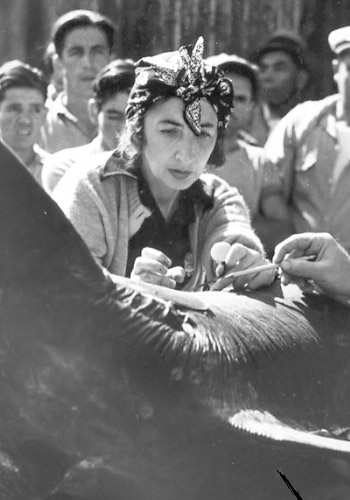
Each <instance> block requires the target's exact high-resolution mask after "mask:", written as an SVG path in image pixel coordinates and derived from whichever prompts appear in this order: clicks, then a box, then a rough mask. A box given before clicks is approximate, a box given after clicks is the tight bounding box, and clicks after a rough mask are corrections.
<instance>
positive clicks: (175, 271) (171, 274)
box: [130, 247, 185, 288]
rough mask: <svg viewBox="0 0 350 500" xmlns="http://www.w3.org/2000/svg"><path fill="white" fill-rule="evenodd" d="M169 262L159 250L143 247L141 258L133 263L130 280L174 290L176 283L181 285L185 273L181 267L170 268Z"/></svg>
mask: <svg viewBox="0 0 350 500" xmlns="http://www.w3.org/2000/svg"><path fill="white" fill-rule="evenodd" d="M170 266H171V260H170V259H169V257H167V256H166V255H165V254H164V253H163V252H161V251H160V250H156V249H155V248H150V247H145V248H143V249H142V252H141V256H140V257H137V258H136V259H135V262H134V267H133V270H132V272H131V274H130V278H131V279H133V280H137V281H144V282H145V283H152V284H153V285H160V286H166V287H168V288H175V287H176V284H177V283H182V282H183V280H184V277H185V271H184V269H183V268H182V267H179V266H178V267H172V268H171V267H170Z"/></svg>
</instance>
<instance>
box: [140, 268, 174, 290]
mask: <svg viewBox="0 0 350 500" xmlns="http://www.w3.org/2000/svg"><path fill="white" fill-rule="evenodd" d="M130 277H131V279H134V280H136V281H143V282H145V283H151V284H152V285H159V286H165V287H167V288H175V287H176V281H175V280H173V279H172V278H169V277H168V276H160V275H159V274H154V273H150V272H142V273H140V274H136V275H135V274H134V273H131V276H130Z"/></svg>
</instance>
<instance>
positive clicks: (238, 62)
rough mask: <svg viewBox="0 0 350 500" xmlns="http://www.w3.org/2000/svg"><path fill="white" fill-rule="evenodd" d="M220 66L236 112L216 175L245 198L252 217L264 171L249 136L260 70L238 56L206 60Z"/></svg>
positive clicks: (226, 55)
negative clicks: (229, 82)
mask: <svg viewBox="0 0 350 500" xmlns="http://www.w3.org/2000/svg"><path fill="white" fill-rule="evenodd" d="M206 62H207V63H209V64H213V65H214V66H217V68H218V69H219V70H220V71H222V72H223V73H224V74H225V76H226V78H229V79H230V80H231V82H232V84H233V89H234V109H233V113H232V116H231V118H230V121H229V124H228V126H227V129H226V135H225V140H224V142H225V157H226V161H225V164H224V165H223V166H222V167H221V168H219V169H217V170H216V171H215V173H216V174H217V175H219V176H220V177H221V178H222V179H224V180H226V181H227V182H228V183H229V184H230V185H231V186H234V187H236V188H237V189H238V191H239V192H240V193H241V195H242V196H243V198H244V200H245V202H246V203H247V205H248V207H249V209H250V213H251V215H252V216H253V215H255V214H256V213H257V210H258V202H259V196H260V189H261V185H262V176H263V169H262V167H261V148H259V147H257V141H256V139H255V138H254V137H253V136H252V135H251V134H250V127H251V119H252V112H253V109H254V106H255V105H256V103H257V100H258V90H259V89H258V87H259V85H258V68H257V67H256V66H255V65H254V64H252V63H250V62H249V61H247V60H246V59H243V58H242V57H239V56H237V55H235V54H232V55H229V54H225V53H222V54H219V55H217V56H211V57H208V58H207V59H206Z"/></svg>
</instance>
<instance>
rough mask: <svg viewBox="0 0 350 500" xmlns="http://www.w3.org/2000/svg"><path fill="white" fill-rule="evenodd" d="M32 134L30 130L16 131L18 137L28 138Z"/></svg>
mask: <svg viewBox="0 0 350 500" xmlns="http://www.w3.org/2000/svg"><path fill="white" fill-rule="evenodd" d="M31 133H32V131H31V130H29V129H23V130H18V132H17V134H18V135H20V136H21V137H28V136H30V135H31Z"/></svg>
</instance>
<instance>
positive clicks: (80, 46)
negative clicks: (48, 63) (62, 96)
mask: <svg viewBox="0 0 350 500" xmlns="http://www.w3.org/2000/svg"><path fill="white" fill-rule="evenodd" d="M109 60H110V51H109V47H108V43H107V38H106V35H105V33H104V32H103V31H102V30H101V29H98V28H95V27H94V26H84V27H81V28H75V29H73V30H72V31H70V32H69V33H68V34H67V36H66V37H65V40H64V47H63V51H62V54H61V56H60V57H59V62H60V64H61V65H62V73H63V81H64V85H65V90H66V92H67V94H68V95H79V96H82V95H83V96H86V97H87V98H88V97H90V96H91V94H92V84H93V80H94V78H95V76H96V75H97V73H98V72H99V71H100V70H101V69H102V68H104V66H106V64H107V63H108V62H109Z"/></svg>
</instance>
